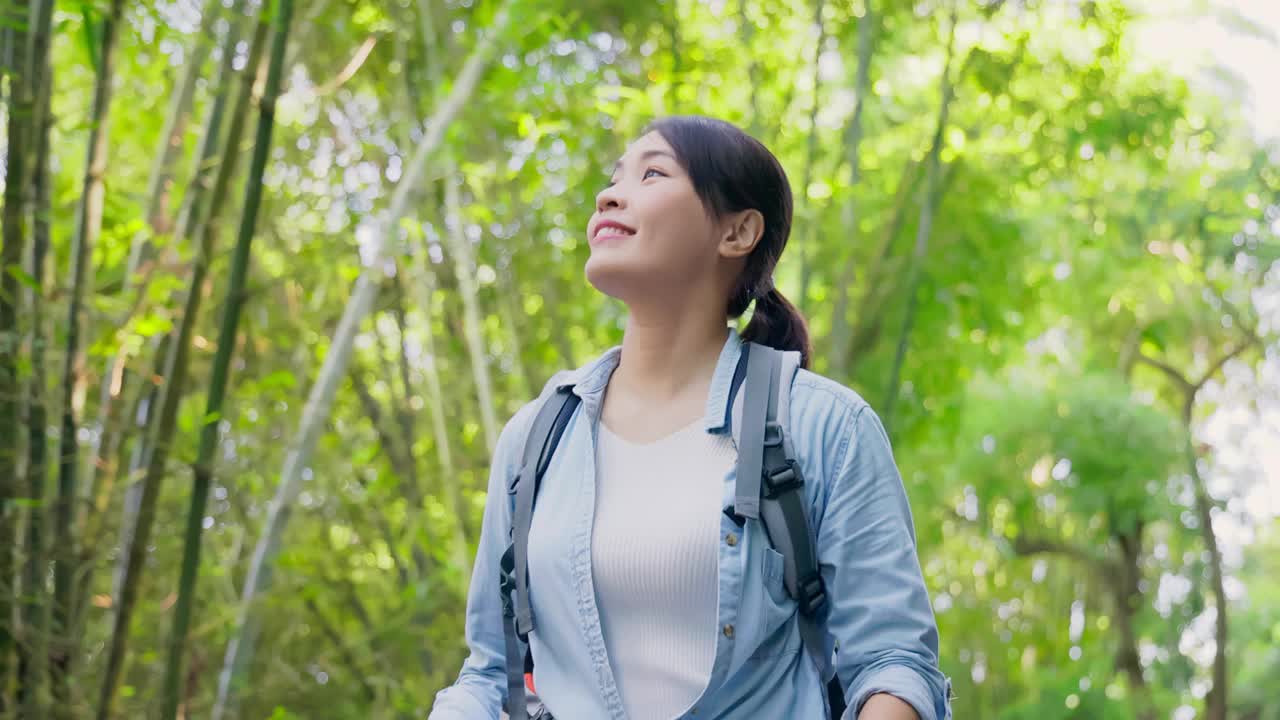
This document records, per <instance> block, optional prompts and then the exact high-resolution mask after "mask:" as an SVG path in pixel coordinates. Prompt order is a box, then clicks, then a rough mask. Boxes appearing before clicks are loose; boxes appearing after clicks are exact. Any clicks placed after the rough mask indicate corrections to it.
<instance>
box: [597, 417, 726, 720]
mask: <svg viewBox="0 0 1280 720" xmlns="http://www.w3.org/2000/svg"><path fill="white" fill-rule="evenodd" d="M735 462H737V452H736V451H735V450H734V448H733V441H732V440H731V439H730V438H729V436H728V435H713V434H711V433H708V432H707V431H706V430H705V428H704V420H703V418H701V417H699V418H698V420H697V421H696V422H694V423H693V424H691V425H687V426H685V427H684V428H682V429H680V430H677V431H675V432H674V433H672V434H670V435H667V436H666V437H663V438H661V439H658V440H656V441H654V442H650V443H640V444H637V443H632V442H629V441H627V440H624V439H623V438H621V437H619V436H617V435H615V434H614V433H613V432H612V431H610V430H609V429H608V428H607V427H606V426H605V424H604V423H603V422H601V423H599V441H598V443H597V447H596V506H595V520H594V523H593V526H592V533H591V572H592V581H593V583H594V585H595V591H596V604H597V605H598V607H599V610H600V624H601V630H602V633H603V635H604V641H605V648H606V649H607V651H608V655H609V664H610V667H611V668H612V670H613V675H614V678H615V680H616V681H617V684H618V692H619V694H620V695H621V696H622V702H623V704H624V705H625V706H626V711H627V717H628V718H630V720H669V718H673V717H676V716H678V715H680V714H681V713H683V712H684V711H685V710H687V709H688V708H689V706H690V705H692V704H693V702H694V701H695V700H696V699H697V698H698V696H699V695H700V694H701V693H702V691H703V688H705V687H706V684H707V680H708V678H709V677H710V675H711V665H712V663H713V661H714V660H715V643H716V637H715V633H716V602H717V597H716V596H717V583H718V580H719V573H718V564H717V563H718V559H717V558H718V552H719V540H720V537H719V536H720V513H721V508H720V503H721V499H722V493H723V487H724V485H723V483H724V478H725V475H726V474H728V472H729V469H730V468H731V467H732V466H733V464H734V463H735Z"/></svg>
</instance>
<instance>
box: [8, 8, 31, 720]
mask: <svg viewBox="0 0 1280 720" xmlns="http://www.w3.org/2000/svg"><path fill="white" fill-rule="evenodd" d="M27 9H28V8H27V1H26V0H15V1H14V2H13V3H12V6H11V8H10V12H9V13H7V14H6V15H7V17H4V20H5V21H6V22H5V25H6V26H11V28H10V29H11V33H10V34H9V35H8V40H9V45H8V54H9V56H10V58H12V62H11V65H10V66H9V88H10V93H9V108H8V134H9V138H8V146H7V147H8V153H7V165H6V167H5V185H4V215H3V218H2V219H0V242H2V243H3V244H0V715H3V714H4V713H5V712H6V711H7V709H8V707H9V705H10V700H9V697H8V688H9V675H10V668H11V667H12V662H13V656H14V651H15V650H16V642H15V640H16V638H15V633H14V627H13V625H12V624H11V622H10V619H11V618H12V617H13V610H12V607H13V605H12V604H13V601H14V599H15V597H14V593H13V586H12V585H10V582H11V581H12V580H13V579H14V578H15V577H16V574H15V572H14V570H15V567H14V560H15V557H14V549H15V548H16V547H17V546H18V542H17V540H18V537H17V522H16V521H17V517H18V513H17V506H16V505H14V504H13V501H14V500H15V499H17V498H18V497H19V489H18V451H19V443H18V437H19V435H20V433H21V430H20V426H21V424H22V418H21V412H20V409H19V401H18V399H19V398H20V397H22V382H21V380H20V379H19V378H18V347H19V344H20V343H19V338H20V337H21V331H20V329H19V327H18V298H19V292H18V278H17V276H15V275H14V274H13V273H12V272H10V271H9V268H14V269H20V268H21V267H22V254H23V250H24V245H25V243H26V238H25V235H26V227H25V225H26V223H25V218H24V217H23V212H22V209H23V202H22V193H23V189H24V188H26V186H27V183H26V167H25V165H26V155H27V150H26V148H27V147H28V145H27V138H28V137H29V136H30V131H31V128H30V123H31V115H32V112H31V109H32V96H31V91H32V82H31V76H32V75H33V74H34V70H32V71H31V72H28V68H27V67H26V64H27V63H26V61H27V53H26V48H27V17H25V16H26V15H27V14H28V13H27Z"/></svg>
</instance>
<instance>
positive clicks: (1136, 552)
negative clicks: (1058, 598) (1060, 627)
mask: <svg viewBox="0 0 1280 720" xmlns="http://www.w3.org/2000/svg"><path fill="white" fill-rule="evenodd" d="M1114 539H1115V541H1116V544H1117V545H1118V546H1119V547H1120V559H1119V562H1117V563H1114V566H1115V567H1114V569H1113V572H1114V573H1115V575H1116V577H1113V578H1111V581H1112V582H1111V583H1110V584H1111V595H1112V598H1113V600H1114V602H1115V606H1116V639H1117V642H1118V643H1119V646H1118V647H1117V648H1116V670H1117V671H1119V672H1122V673H1124V674H1125V677H1127V678H1128V679H1129V685H1130V686H1131V687H1132V688H1133V691H1134V694H1135V695H1136V697H1137V704H1138V707H1137V715H1138V717H1139V719H1140V720H1155V708H1154V707H1153V706H1152V703H1151V690H1150V688H1149V687H1148V686H1147V681H1146V678H1144V677H1143V676H1142V660H1141V658H1140V656H1139V655H1138V636H1137V631H1136V630H1135V629H1134V620H1135V619H1136V617H1137V614H1138V607H1139V605H1140V603H1141V602H1142V591H1141V590H1140V589H1139V583H1140V581H1141V580H1142V566H1141V559H1142V525H1141V524H1139V525H1138V527H1137V528H1136V529H1135V530H1133V532H1131V533H1127V534H1116V535H1115V536H1114Z"/></svg>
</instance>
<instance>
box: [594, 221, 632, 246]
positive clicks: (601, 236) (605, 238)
mask: <svg viewBox="0 0 1280 720" xmlns="http://www.w3.org/2000/svg"><path fill="white" fill-rule="evenodd" d="M635 234H636V231H635V230H634V229H632V228H630V227H627V226H626V225H623V224H622V223H617V222H613V221H605V222H602V223H600V225H599V226H597V227H596V232H595V235H593V236H592V237H591V245H593V246H595V245H600V244H602V243H606V242H616V241H618V240H622V239H625V238H629V237H631V236H632V235H635Z"/></svg>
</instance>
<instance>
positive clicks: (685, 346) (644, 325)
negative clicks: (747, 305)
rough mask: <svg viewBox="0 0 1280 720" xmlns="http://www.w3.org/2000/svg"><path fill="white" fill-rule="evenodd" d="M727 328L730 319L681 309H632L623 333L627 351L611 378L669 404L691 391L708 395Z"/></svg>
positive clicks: (628, 390) (617, 385) (635, 393)
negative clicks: (644, 312) (650, 312)
mask: <svg viewBox="0 0 1280 720" xmlns="http://www.w3.org/2000/svg"><path fill="white" fill-rule="evenodd" d="M727 333H728V325H727V320H726V319H725V318H721V319H719V320H715V319H714V318H706V317H693V316H690V315H688V314H683V316H681V315H680V314H677V315H676V316H675V317H657V316H652V317H644V316H641V315H638V314H636V313H634V312H633V313H632V314H631V315H630V316H628V318H627V328H626V331H625V333H624V334H623V338H622V356H621V359H620V361H619V365H618V368H617V370H615V371H614V373H613V377H612V378H610V381H609V382H610V386H611V388H613V389H615V390H616V389H622V391H623V394H625V395H627V396H630V397H634V398H644V399H645V400H647V401H648V402H650V403H655V404H666V403H670V402H672V401H675V400H678V399H680V398H682V397H684V396H686V395H688V394H689V393H691V392H692V393H695V394H698V395H699V396H700V397H704V396H705V394H706V388H707V387H708V386H709V385H710V382H711V376H712V375H713V374H714V373H715V368H716V363H717V362H718V360H719V358H720V352H721V350H722V349H723V348H724V343H725V338H726V336H727Z"/></svg>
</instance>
